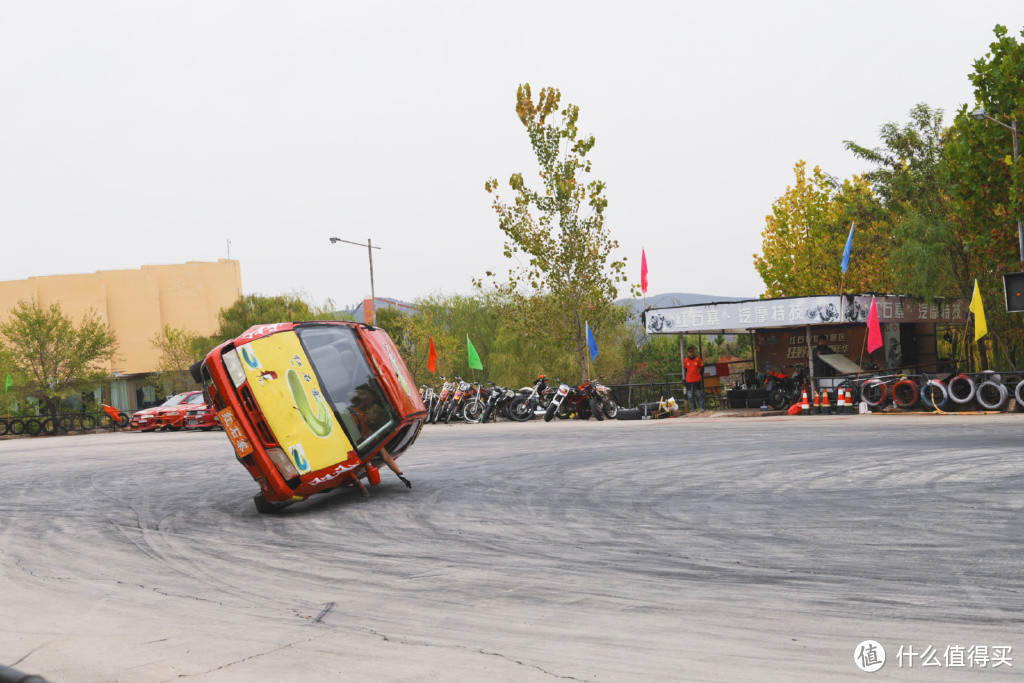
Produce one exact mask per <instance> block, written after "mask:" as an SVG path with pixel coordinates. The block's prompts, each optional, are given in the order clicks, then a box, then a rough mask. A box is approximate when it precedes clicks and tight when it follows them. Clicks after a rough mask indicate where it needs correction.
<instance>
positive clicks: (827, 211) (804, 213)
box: [754, 161, 892, 297]
mask: <svg viewBox="0 0 1024 683" xmlns="http://www.w3.org/2000/svg"><path fill="white" fill-rule="evenodd" d="M793 170H794V175H795V177H796V182H795V183H794V184H793V185H792V186H790V187H787V188H786V192H785V193H783V195H782V196H781V197H779V198H778V199H776V200H775V202H774V203H773V204H772V213H771V214H769V215H768V216H766V217H765V229H764V231H763V232H762V233H761V237H762V247H761V248H762V253H761V254H760V255H757V254H755V255H754V268H755V269H756V270H757V272H758V274H759V275H760V276H761V279H762V280H763V281H764V284H765V294H764V296H766V297H780V296H809V295H815V294H829V293H836V292H839V291H840V290H841V289H842V290H844V291H847V292H849V291H887V290H888V289H889V287H890V283H891V280H892V273H891V271H890V270H889V269H888V267H887V266H888V263H887V254H886V251H887V249H888V247H889V245H890V243H891V238H890V233H891V229H890V225H889V223H888V221H887V220H886V219H885V216H884V214H883V213H881V212H879V211H878V203H877V200H876V199H875V197H874V195H873V193H872V191H871V187H870V186H869V184H868V181H867V179H866V178H864V177H862V176H854V177H853V178H852V179H850V180H845V181H843V182H839V181H838V180H836V179H835V178H833V177H832V176H830V175H828V174H826V173H825V172H824V171H822V170H821V168H820V167H818V166H815V167H814V169H813V170H812V171H811V172H810V174H808V172H807V162H805V161H798V162H797V163H796V165H795V166H794V169H793ZM853 222H856V224H857V228H856V231H855V235H854V245H853V251H852V255H851V259H850V269H849V271H848V272H847V273H846V275H845V277H844V276H843V274H842V272H841V269H840V264H841V263H842V256H843V248H844V246H845V244H846V239H847V237H848V235H849V231H850V224H851V223H853Z"/></svg>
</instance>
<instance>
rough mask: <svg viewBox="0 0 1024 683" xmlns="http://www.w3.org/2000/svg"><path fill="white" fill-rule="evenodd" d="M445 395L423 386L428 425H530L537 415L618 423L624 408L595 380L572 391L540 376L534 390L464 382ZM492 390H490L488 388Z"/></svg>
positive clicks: (448, 387)
mask: <svg viewBox="0 0 1024 683" xmlns="http://www.w3.org/2000/svg"><path fill="white" fill-rule="evenodd" d="M441 379H442V380H444V384H443V385H442V386H441V388H440V390H435V389H434V387H428V386H421V387H420V395H421V396H422V397H423V403H424V405H426V406H427V413H428V417H427V422H429V423H431V424H434V423H438V422H444V423H451V422H470V423H474V422H490V421H494V420H498V419H504V420H510V421H513V422H526V421H527V420H532V419H534V418H536V417H537V416H538V415H542V416H543V417H544V421H545V422H550V421H551V420H553V419H555V418H556V417H557V418H560V419H567V418H575V419H580V420H588V419H590V418H591V417H596V418H597V419H598V420H603V419H605V418H606V417H607V418H608V419H614V418H615V416H616V415H617V414H618V412H619V405H618V403H616V402H615V398H614V397H613V396H612V392H611V389H609V388H608V387H606V386H605V385H603V384H601V383H600V382H597V381H594V380H586V381H584V382H583V383H582V384H580V385H570V384H567V383H565V382H563V381H562V380H559V379H557V378H556V379H555V383H554V384H550V385H549V384H548V381H547V377H546V376H545V375H541V376H540V377H538V378H537V379H536V380H535V381H534V382H533V385H532V386H529V387H522V388H520V389H509V388H507V387H501V386H498V385H497V384H495V383H494V382H486V383H484V382H467V381H465V380H464V379H462V378H461V377H456V378H455V379H454V380H448V379H447V378H446V377H442V378H441ZM485 384H486V385H490V386H485Z"/></svg>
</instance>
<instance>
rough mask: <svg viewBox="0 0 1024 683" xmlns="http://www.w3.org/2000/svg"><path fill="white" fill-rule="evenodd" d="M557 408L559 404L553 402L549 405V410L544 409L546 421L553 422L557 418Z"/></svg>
mask: <svg viewBox="0 0 1024 683" xmlns="http://www.w3.org/2000/svg"><path fill="white" fill-rule="evenodd" d="M557 409H558V406H557V405H556V404H554V403H552V404H551V405H549V406H548V407H547V410H545V411H544V421H545V422H551V421H552V420H553V419H555V411H556V410H557Z"/></svg>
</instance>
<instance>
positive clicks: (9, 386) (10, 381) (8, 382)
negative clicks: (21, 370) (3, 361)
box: [4, 372, 14, 391]
mask: <svg viewBox="0 0 1024 683" xmlns="http://www.w3.org/2000/svg"><path fill="white" fill-rule="evenodd" d="M12 386H14V381H13V380H12V379H11V373H9V372H8V373H7V382H6V383H5V384H4V391H8V390H9V389H10V388H11V387H12Z"/></svg>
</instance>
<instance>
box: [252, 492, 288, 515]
mask: <svg viewBox="0 0 1024 683" xmlns="http://www.w3.org/2000/svg"><path fill="white" fill-rule="evenodd" d="M252 502H253V503H254V504H255V505H256V512H258V513H260V514H261V515H274V514H277V513H278V512H280V511H281V510H283V509H284V508H286V507H288V505H289V504H288V503H271V502H270V501H269V500H267V499H266V498H264V497H263V494H262V493H257V494H256V495H255V496H253V497H252Z"/></svg>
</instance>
